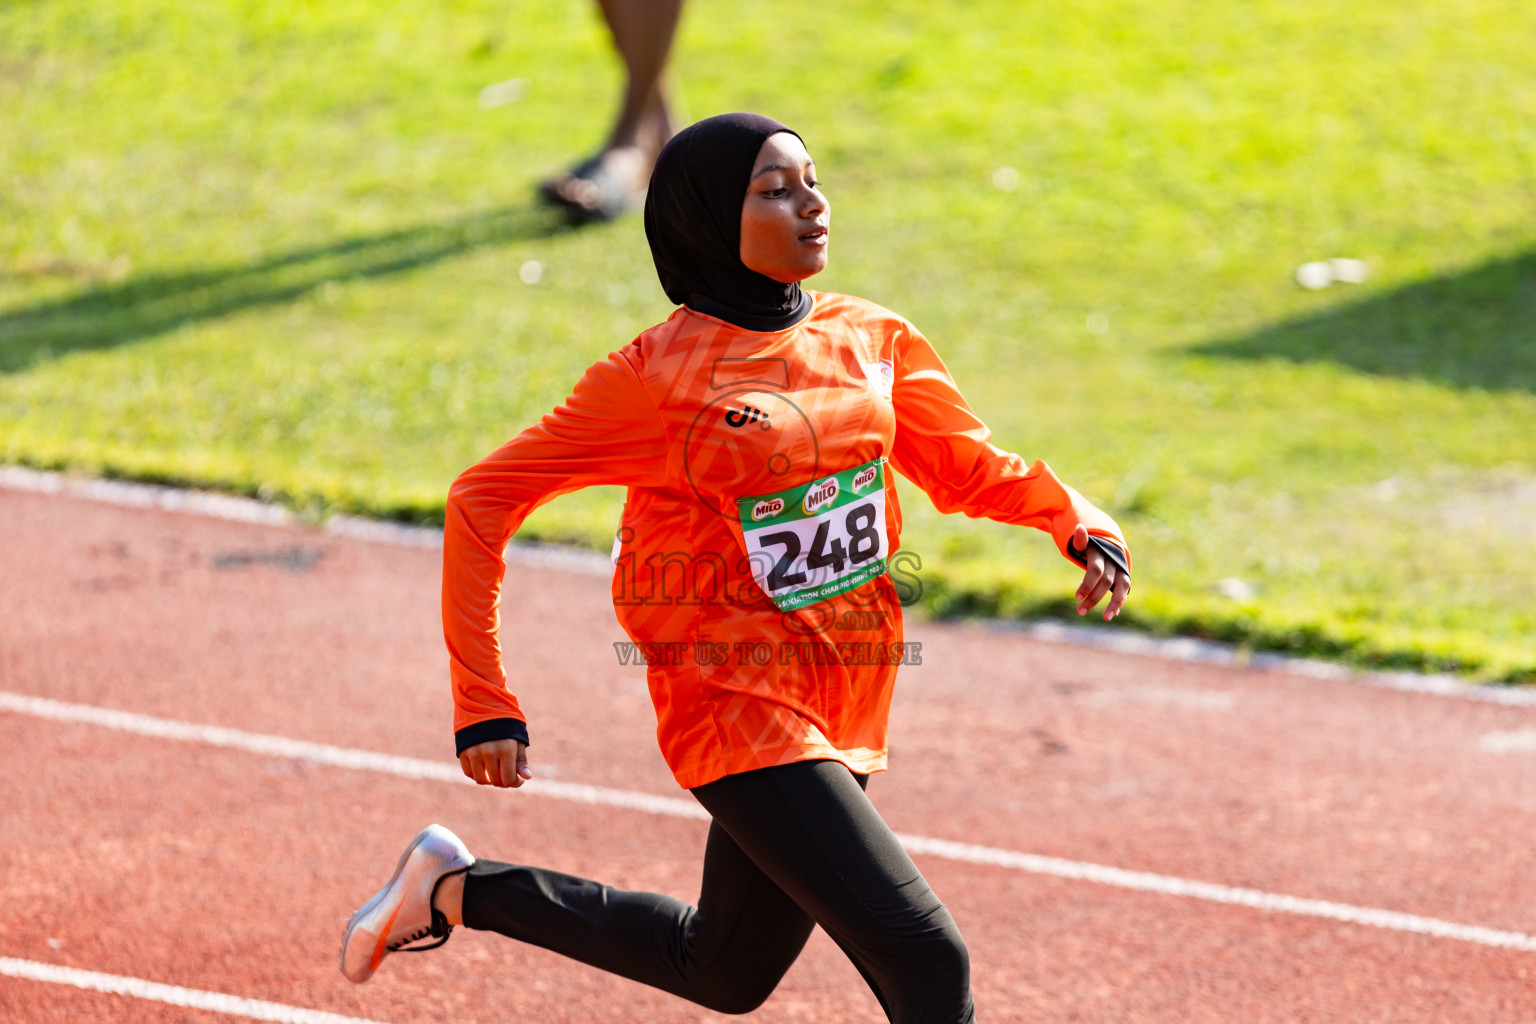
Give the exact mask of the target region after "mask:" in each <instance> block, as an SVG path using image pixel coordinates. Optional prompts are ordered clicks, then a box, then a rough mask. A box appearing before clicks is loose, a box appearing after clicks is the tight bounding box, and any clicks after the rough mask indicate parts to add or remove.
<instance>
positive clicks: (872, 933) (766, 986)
mask: <svg viewBox="0 0 1536 1024" xmlns="http://www.w3.org/2000/svg"><path fill="white" fill-rule="evenodd" d="M867 778H868V777H867V776H863V775H854V774H853V773H851V772H850V771H849V770H848V769H847V768H846V767H845V766H843V765H841V764H839V763H838V762H836V761H800V762H796V763H794V764H786V765H779V766H777V767H774V768H763V769H760V770H758V771H753V772H745V773H743V774H741V775H729V776H726V777H725V778H723V779H720V780H719V781H717V782H711V783H709V784H708V785H706V786H700V787H699V788H698V789H695V790H693V791H692V792H693V795H694V796H695V797H697V798H698V801H699V803H701V804H703V805H704V807H705V809H706V810H708V811H709V813H710V815H711V816H712V817H713V818H714V821H713V822H712V823H711V824H710V827H709V839H708V842H707V845H706V846H705V849H704V880H703V883H702V885H701V887H700V892H699V904H698V906H697V907H693V906H689V905H688V904H686V903H684V902H682V901H681V900H676V899H673V898H671V897H670V896H658V895H656V894H655V893H645V892H623V891H621V890H618V889H611V888H609V887H608V886H606V885H600V884H598V883H597V882H589V881H587V880H586V879H583V878H575V877H572V876H571V875H564V874H560V873H559V872H556V871H546V870H544V869H542V868H530V867H521V866H516V865H511V864H500V863H497V862H496V861H490V860H480V861H477V862H476V864H475V866H474V867H472V868H470V869H469V876H468V878H467V879H466V880H465V883H464V923H465V925H467V926H468V927H470V928H479V929H487V930H492V931H498V932H500V933H501V934H503V935H507V936H510V937H511V938H514V939H520V940H522V941H523V942H530V943H533V944H534V945H536V946H543V947H544V948H545V949H552V950H554V951H555V952H557V953H562V954H564V955H565V956H568V957H572V958H573V959H576V960H581V961H583V962H584V963H589V964H591V965H593V966H594V967H600V968H602V969H603V970H605V971H610V972H612V973H614V974H619V975H623V976H624V977H626V978H632V979H633V980H635V981H640V982H644V983H645V984H647V985H653V986H655V987H656V988H659V989H663V990H664V991H667V992H671V993H673V994H674V995H678V996H682V997H683V998H684V999H689V1000H692V1001H693V1002H695V1003H699V1004H701V1005H703V1006H707V1007H709V1008H710V1009H712V1010H718V1011H720V1012H722V1013H747V1012H749V1011H751V1010H754V1009H756V1008H757V1007H758V1006H760V1005H762V1002H763V1000H765V999H767V998H768V996H769V994H770V993H771V992H772V991H773V990H774V987H775V986H776V985H778V983H779V979H780V978H782V977H783V976H784V972H785V971H787V970H789V965H790V964H792V963H794V961H795V957H797V956H799V955H800V950H801V948H802V947H804V945H805V941H806V939H808V938H809V937H810V934H811V929H812V927H814V926H815V925H818V924H819V925H821V926H822V928H824V929H825V930H826V932H827V934H829V935H831V936H832V938H833V939H834V940H835V941H836V942H837V944H838V945H839V946H841V947H842V948H843V951H844V952H845V953H847V954H848V956H849V958H850V959H852V960H853V962H854V964H855V966H857V967H858V969H859V973H861V974H862V975H864V980H865V981H867V982H869V987H870V988H871V989H873V990H874V993H875V997H876V998H877V999H879V1000H880V1005H881V1006H882V1007H884V1008H885V1013H886V1016H887V1017H888V1018H889V1019H890V1020H891V1021H893V1022H896V1024H919V1022H921V1024H966V1022H970V1021H974V1020H975V1011H974V1010H973V1009H972V1004H971V985H970V973H971V972H970V960H969V957H968V956H967V953H966V949H965V942H964V940H963V939H961V937H960V931H959V929H958V928H956V927H955V922H954V920H953V919H952V918H951V917H950V916H949V911H947V910H945V909H944V905H943V904H941V903H940V902H939V900H938V897H937V896H935V895H934V894H933V890H932V889H930V888H928V883H927V882H925V881H924V880H923V876H922V875H921V874H920V873H919V872H918V870H917V865H915V864H913V863H912V859H911V858H910V857H908V856H907V853H906V851H905V850H903V849H902V847H901V844H900V842H898V841H897V839H896V836H895V835H894V834H893V833H892V832H891V830H890V828H889V827H888V826H887V825H886V823H885V821H884V820H883V819H881V817H880V815H879V813H877V812H876V811H875V808H874V805H873V804H871V803H870V802H869V798H868V797H867V796H865V795H864V784H865V781H866V780H867Z"/></svg>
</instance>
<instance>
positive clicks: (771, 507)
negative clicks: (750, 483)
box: [752, 498, 784, 523]
mask: <svg viewBox="0 0 1536 1024" xmlns="http://www.w3.org/2000/svg"><path fill="white" fill-rule="evenodd" d="M783 511H784V499H783V498H765V499H764V500H762V501H760V502H758V503H757V504H756V505H753V506H752V521H753V522H754V523H757V522H761V521H762V520H764V519H772V518H773V517H774V516H776V515H778V514H779V513H780V512H783Z"/></svg>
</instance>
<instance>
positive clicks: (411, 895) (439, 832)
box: [341, 825, 475, 984]
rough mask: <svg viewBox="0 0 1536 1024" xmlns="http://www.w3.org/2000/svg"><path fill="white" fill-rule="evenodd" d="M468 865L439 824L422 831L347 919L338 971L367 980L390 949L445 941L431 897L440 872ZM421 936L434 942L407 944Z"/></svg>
mask: <svg viewBox="0 0 1536 1024" xmlns="http://www.w3.org/2000/svg"><path fill="white" fill-rule="evenodd" d="M474 863H475V858H474V857H472V856H471V855H470V852H469V850H468V848H466V847H465V845H464V844H463V843H462V842H460V840H459V837H458V836H456V835H454V834H453V833H452V832H450V831H448V830H447V829H446V828H443V826H441V825H428V826H427V827H426V828H424V829H422V830H421V833H420V834H419V835H417V836H416V838H415V839H412V840H411V845H410V846H407V847H406V848H405V852H404V853H403V854H401V855H400V863H399V864H396V865H395V873H394V874H393V875H391V876H390V879H389V884H387V885H385V886H384V888H382V889H380V890H379V891H378V892H376V893H374V895H373V899H371V900H369V901H368V902H367V903H364V904H363V905H362V906H361V907H359V908H358V910H357V912H356V913H355V914H353V915H352V917H351V918H350V919H349V920H348V921H347V930H346V932H345V933H344V934H343V935H342V937H341V973H342V974H345V975H346V976H347V980H348V981H355V982H358V983H359V984H361V983H362V982H365V981H367V980H368V979H369V978H371V977H373V972H374V971H376V970H378V969H379V964H380V963H381V962H383V960H384V958H385V957H386V956H388V955H389V954H391V953H396V952H405V953H416V952H421V951H423V950H428V949H436V948H437V947H438V946H441V945H442V944H443V943H445V942H447V941H448V933H449V932H451V931H452V930H453V926H452V925H450V924H449V923H448V921H447V919H446V918H444V917H443V915H442V912H441V911H438V910H436V909H435V908H433V906H432V896H433V894H434V893H435V892H436V891H437V883H438V882H440V881H442V879H443V877H444V876H445V875H451V874H453V873H454V872H456V871H464V870H466V869H468V868H469V867H470V866H471V865H473V864H474ZM427 938H432V939H436V940H437V941H436V942H431V943H428V944H426V945H422V946H409V943H412V942H420V941H421V940H422V939H427Z"/></svg>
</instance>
